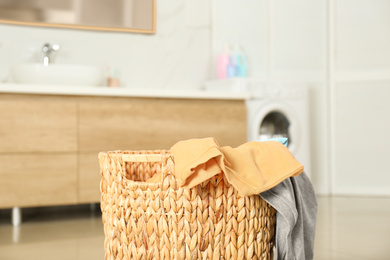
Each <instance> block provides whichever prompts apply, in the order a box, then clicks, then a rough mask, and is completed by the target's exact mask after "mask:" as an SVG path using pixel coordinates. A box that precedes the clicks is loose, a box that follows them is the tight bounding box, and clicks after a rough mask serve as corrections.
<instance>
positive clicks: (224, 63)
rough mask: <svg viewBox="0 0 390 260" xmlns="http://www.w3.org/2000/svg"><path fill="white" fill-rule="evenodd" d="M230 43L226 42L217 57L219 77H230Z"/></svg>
mask: <svg viewBox="0 0 390 260" xmlns="http://www.w3.org/2000/svg"><path fill="white" fill-rule="evenodd" d="M229 54H230V51H229V45H227V44H225V45H224V47H223V50H222V52H221V53H220V54H219V55H218V59H217V77H218V79H226V78H228V66H229V62H230V61H229V60H230V58H229Z"/></svg>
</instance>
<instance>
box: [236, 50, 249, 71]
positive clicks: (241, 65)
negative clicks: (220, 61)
mask: <svg viewBox="0 0 390 260" xmlns="http://www.w3.org/2000/svg"><path fill="white" fill-rule="evenodd" d="M234 66H235V76H236V77H246V76H247V74H248V68H247V61H246V56H245V54H244V52H243V51H242V49H241V48H240V46H239V45H238V44H237V45H235V46H234Z"/></svg>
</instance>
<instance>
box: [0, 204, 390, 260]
mask: <svg viewBox="0 0 390 260" xmlns="http://www.w3.org/2000/svg"><path fill="white" fill-rule="evenodd" d="M318 201H319V215H318V225H317V235H316V241H315V259H316V260H350V259H355V260H361V259H372V260H385V259H390V198H328V197H320V198H319V200H318ZM23 218H24V219H23V224H22V226H20V227H17V228H14V227H12V226H11V225H10V216H9V211H4V210H1V211H0V259H4V260H13V259H32V260H35V259H40V260H41V259H42V260H45V259H50V260H51V259H80V260H81V259H82V260H88V259H103V258H104V251H103V241H104V235H103V226H102V223H101V215H100V214H99V208H98V207H97V208H96V209H95V210H94V211H90V209H89V206H80V207H76V208H75V207H65V208H63V207H60V208H43V209H30V210H25V211H24V213H23Z"/></svg>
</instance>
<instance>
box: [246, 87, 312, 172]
mask: <svg viewBox="0 0 390 260" xmlns="http://www.w3.org/2000/svg"><path fill="white" fill-rule="evenodd" d="M248 90H249V91H250V94H251V95H250V98H249V99H247V100H246V106H247V120H248V125H247V129H248V130H247V131H248V133H247V136H248V141H256V140H267V139H270V138H276V137H287V138H288V149H289V150H290V152H291V153H292V154H293V155H294V157H295V158H296V159H297V160H298V161H299V162H300V163H301V164H302V165H303V166H304V167H305V172H306V174H307V175H308V176H310V173H311V171H310V168H311V163H310V129H309V107H308V106H309V99H308V88H307V87H304V86H284V85H283V86H275V85H273V86H264V85H263V86H256V87H252V88H248Z"/></svg>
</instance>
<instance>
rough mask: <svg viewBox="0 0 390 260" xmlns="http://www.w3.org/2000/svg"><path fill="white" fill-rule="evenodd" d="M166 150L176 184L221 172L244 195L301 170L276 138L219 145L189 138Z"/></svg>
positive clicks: (195, 181)
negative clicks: (171, 162) (232, 144)
mask: <svg viewBox="0 0 390 260" xmlns="http://www.w3.org/2000/svg"><path fill="white" fill-rule="evenodd" d="M170 150H171V152H172V154H173V155H174V158H175V176H176V178H177V180H178V184H179V185H180V186H183V187H187V188H192V187H194V186H196V185H198V184H200V183H202V182H203V181H205V180H207V179H210V178H211V177H213V176H215V175H217V174H219V173H221V172H222V173H224V174H225V176H226V178H227V180H228V182H229V183H230V184H231V185H233V187H234V188H235V189H236V190H237V191H238V192H239V194H240V195H241V196H248V195H253V194H259V193H261V192H263V191H266V190H268V189H271V188H273V187H275V186H276V185H278V184H279V183H281V182H282V181H284V180H285V179H287V178H289V177H291V176H297V175H299V174H301V173H302V171H303V166H302V165H301V164H300V163H299V162H298V161H297V160H296V159H295V158H294V157H293V156H292V154H291V153H290V151H289V150H288V149H287V148H286V147H285V146H283V144H281V143H280V142H278V141H268V142H256V141H254V142H248V143H245V144H243V145H241V146H239V147H237V148H232V147H229V146H225V147H220V146H219V144H218V143H217V141H216V140H215V139H214V138H203V139H190V140H185V141H180V142H178V143H176V144H175V145H173V146H172V147H171V149H170ZM155 179H158V178H157V177H156V178H155ZM160 179H161V178H160Z"/></svg>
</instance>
